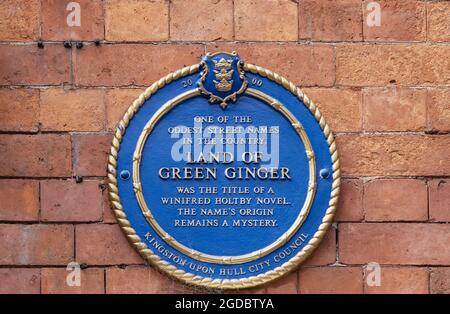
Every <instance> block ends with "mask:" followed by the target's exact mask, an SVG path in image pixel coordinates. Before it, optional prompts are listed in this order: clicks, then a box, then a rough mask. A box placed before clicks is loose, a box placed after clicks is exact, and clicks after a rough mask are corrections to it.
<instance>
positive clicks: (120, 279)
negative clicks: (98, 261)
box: [106, 266, 188, 294]
mask: <svg viewBox="0 0 450 314" xmlns="http://www.w3.org/2000/svg"><path fill="white" fill-rule="evenodd" d="M187 291H188V289H187V288H185V287H183V286H182V285H180V284H179V283H178V282H175V281H174V280H173V279H170V278H169V277H167V276H166V275H163V274H161V273H159V272H157V271H156V270H154V269H153V268H151V267H149V266H129V267H127V268H125V269H122V268H118V267H111V268H108V269H107V270H106V293H111V294H116V293H127V294H137V293H185V292H187Z"/></svg>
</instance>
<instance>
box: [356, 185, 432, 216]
mask: <svg viewBox="0 0 450 314" xmlns="http://www.w3.org/2000/svg"><path fill="white" fill-rule="evenodd" d="M364 211H365V219H366V221H408V220H409V221H424V220H427V219H428V195H427V185H426V183H425V182H424V181H422V180H414V179H400V180H398V179H392V180H373V181H370V182H368V183H367V184H366V185H365V186H364Z"/></svg>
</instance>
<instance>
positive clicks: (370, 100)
mask: <svg viewBox="0 0 450 314" xmlns="http://www.w3.org/2000/svg"><path fill="white" fill-rule="evenodd" d="M426 98H427V91H426V90H425V89H407V88H382V89H378V88H375V89H372V88H371V89H365V90H364V92H363V99H364V100H363V106H364V119H363V121H364V130H366V131H422V130H424V129H425V127H426V120H427V104H426Z"/></svg>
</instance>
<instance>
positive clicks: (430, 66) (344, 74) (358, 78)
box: [336, 44, 450, 86]
mask: <svg viewBox="0 0 450 314" xmlns="http://www.w3.org/2000/svg"><path fill="white" fill-rule="evenodd" d="M449 56H450V47H449V46H437V45H424V44H418V45H415V46H411V45H406V44H403V45H387V44H386V45H384V44H377V45H375V44H373V45H339V46H337V47H336V83H337V84H339V85H348V86H385V85H389V84H391V83H396V84H398V85H406V86H415V85H416V86H417V85H431V84H436V85H448V84H449V83H450V71H449V66H450V58H449Z"/></svg>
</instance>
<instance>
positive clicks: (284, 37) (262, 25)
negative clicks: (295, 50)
mask: <svg viewBox="0 0 450 314" xmlns="http://www.w3.org/2000/svg"><path fill="white" fill-rule="evenodd" d="M234 23H235V32H236V34H235V37H236V39H237V40H243V41H245V40H250V41H295V40H297V39H298V9H297V4H296V3H295V2H293V1H290V0H274V1H257V0H235V1H234Z"/></svg>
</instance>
